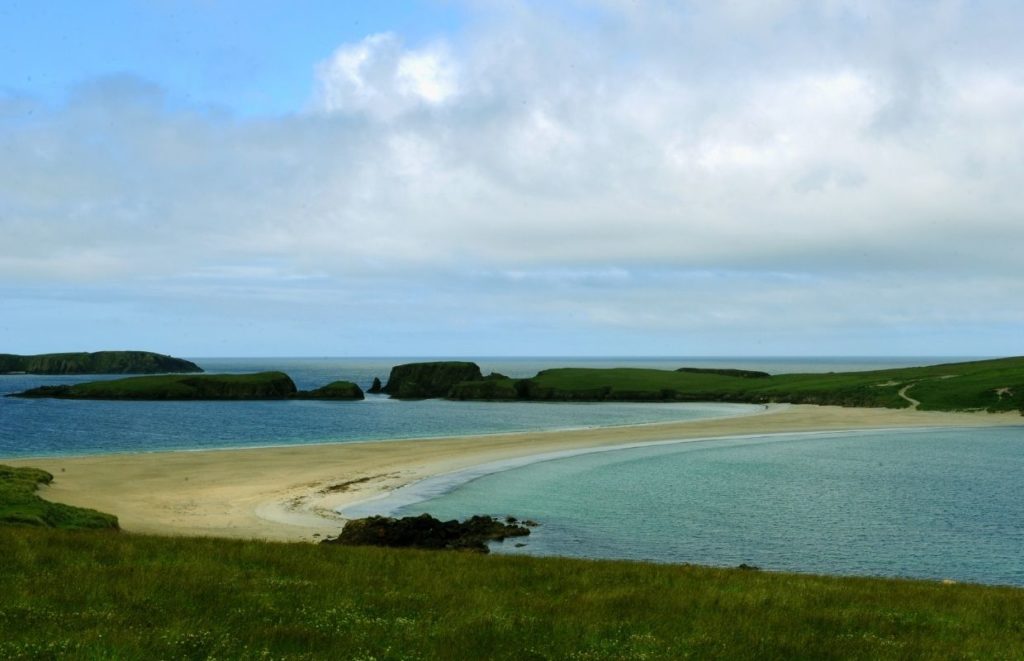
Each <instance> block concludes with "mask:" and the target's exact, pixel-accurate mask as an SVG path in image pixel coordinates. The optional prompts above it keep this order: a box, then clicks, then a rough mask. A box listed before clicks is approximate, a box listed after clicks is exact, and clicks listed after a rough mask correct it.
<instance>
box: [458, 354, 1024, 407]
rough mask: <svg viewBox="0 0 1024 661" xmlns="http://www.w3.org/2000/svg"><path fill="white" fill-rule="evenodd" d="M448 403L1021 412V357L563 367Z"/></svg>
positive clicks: (470, 389)
mask: <svg viewBox="0 0 1024 661" xmlns="http://www.w3.org/2000/svg"><path fill="white" fill-rule="evenodd" d="M447 397H448V398H449V399H458V400H497V401H533V402H538V401H540V402H551V401H553V402H742V403H754V404H768V403H776V402H779V403H782V402H785V403H791V404H822V405H836V406H859V407H884V408H908V407H912V408H919V409H921V410H931V411H989V412H993V413H997V412H1003V411H1021V413H1024V357H1016V358H999V359H994V360H979V361H971V362H963V363H948V364H943V365H931V366H927V367H909V368H899V369H888V370H873V371H867V372H830V373H827V374H776V375H769V374H767V373H764V372H754V371H748V370H725V369H703V368H694V367H683V368H680V369H678V370H675V371H672V370H656V369H637V368H609V369H583V368H562V369H549V370H543V371H542V372H539V373H538V374H537V375H536V376H533V377H530V378H527V379H510V378H506V377H501V376H500V375H491V376H490V377H484V378H480V379H473V380H467V381H463V382H460V383H457V384H454V385H453V386H452V387H451V389H450V390H449V391H448V393H447Z"/></svg>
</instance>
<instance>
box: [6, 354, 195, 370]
mask: <svg viewBox="0 0 1024 661" xmlns="http://www.w3.org/2000/svg"><path fill="white" fill-rule="evenodd" d="M202 371H203V370H202V368H200V367H199V366H198V365H196V364H195V363H193V362H191V361H188V360H184V359H182V358H174V357H173V356H165V355H163V354H159V353H152V352H150V351H97V352H95V353H85V352H79V353H47V354H40V355H37V356H17V355H14V354H9V353H4V354H0V374H19V373H20V374H180V373H187V372H192V373H195V372H202Z"/></svg>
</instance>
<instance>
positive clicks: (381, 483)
mask: <svg viewBox="0 0 1024 661" xmlns="http://www.w3.org/2000/svg"><path fill="white" fill-rule="evenodd" d="M991 425H1024V418H1022V417H1021V416H1020V415H1019V414H1017V413H1007V414H988V413H947V412H932V411H916V410H910V409H866V408H842V407H835V406H813V405H773V406H770V407H768V408H766V409H765V410H763V411H761V412H757V413H753V414H751V413H747V414H741V415H736V416H729V417H717V418H706V419H700V420H688V421H681V422H670V423H654V424H644V425H628V426H616V427H595V428H587V429H574V430H562V431H542V432H517V433H509V434H488V435H484V436H461V437H448V438H430V439H406V440H389V441H367V442H347V443H327V444H313V445H290V446H273V447H260V448H233V449H223V450H199V451H196V450H189V451H174V452H147V453H138V454H110V455H89V456H79V457H41V458H34V459H23V458H18V459H5V460H0V461H2V462H3V463H6V464H10V465H14V466H35V467H38V468H42V469H44V470H47V471H49V472H50V473H53V475H54V476H55V480H54V482H53V484H52V485H51V486H48V487H45V488H44V489H43V490H42V491H41V492H40V494H41V495H42V496H43V497H44V498H46V499H48V500H53V501H56V502H61V503H66V504H69V505H76V506H80V507H90V508H93V509H97V510H100V511H104V512H109V513H111V514H115V515H117V516H118V518H119V519H120V522H121V526H122V528H123V529H124V530H125V531H127V532H138V533H148V534H162V535H182V536H213V537H233V538H245V539H249V538H256V539H267V540H278V541H316V540H319V539H322V538H324V537H327V536H333V535H337V534H338V532H339V531H340V529H341V527H342V526H343V524H344V521H345V519H344V518H343V517H342V516H341V515H340V514H338V513H337V510H342V509H346V508H353V507H354V506H355V505H356V504H357V503H364V502H366V501H370V500H374V499H378V498H382V497H385V496H387V495H388V494H391V493H393V492H394V491H395V490H397V489H400V488H402V487H408V485H410V484H414V483H417V482H420V481H421V480H425V479H427V478H435V477H437V476H441V475H446V474H450V473H456V472H458V471H466V470H468V469H472V468H473V467H479V466H482V465H488V464H498V463H500V462H514V463H515V464H516V465H521V464H522V463H529V462H530V461H531V458H533V460H543V459H544V456H545V455H553V454H556V453H572V454H578V453H580V452H585V451H594V450H598V449H603V450H612V449H618V448H625V447H630V446H635V445H640V444H649V443H652V442H686V441H695V440H710V439H716V438H730V437H737V436H758V435H768V434H782V433H792V432H834V431H847V430H849V431H854V430H870V429H888V428H893V429H897V428H928V427H932V428H942V427H945V428H949V427H983V426H991Z"/></svg>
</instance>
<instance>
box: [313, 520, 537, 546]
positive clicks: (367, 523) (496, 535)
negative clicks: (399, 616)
mask: <svg viewBox="0 0 1024 661" xmlns="http://www.w3.org/2000/svg"><path fill="white" fill-rule="evenodd" d="M529 534H530V529H529V528H527V527H526V526H525V525H518V524H517V523H516V522H515V520H514V519H510V522H507V523H503V522H501V521H499V520H498V519H495V518H494V517H491V516H473V517H470V518H468V519H466V520H465V521H456V520H455V519H452V520H451V521H440V520H439V519H435V518H434V517H432V516H430V515H429V514H420V515H419V516H407V517H403V518H401V519H394V518H391V517H386V516H371V517H367V518H365V519H353V520H351V521H349V522H348V523H346V524H345V528H344V529H342V531H341V534H340V535H339V536H337V537H335V538H333V539H325V540H324V541H323V542H322V543H323V544H342V545H345V546H389V547H395V548H419V549H450V550H458V551H474V552H477V553H487V552H488V549H487V542H491V541H502V540H504V539H505V538H507V537H525V536H526V535H529Z"/></svg>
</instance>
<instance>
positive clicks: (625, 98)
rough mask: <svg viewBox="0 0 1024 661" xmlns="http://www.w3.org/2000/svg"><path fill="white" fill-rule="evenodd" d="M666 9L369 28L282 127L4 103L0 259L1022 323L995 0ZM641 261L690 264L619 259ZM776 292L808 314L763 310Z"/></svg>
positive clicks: (149, 104)
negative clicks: (656, 274)
mask: <svg viewBox="0 0 1024 661" xmlns="http://www.w3.org/2000/svg"><path fill="white" fill-rule="evenodd" d="M684 4H687V6H686V7H685V8H684V9H685V10H678V3H668V2H664V3H663V2H649V3H644V2H640V3H624V4H621V5H620V3H615V2H609V3H605V6H606V7H608V8H609V9H607V11H608V12H610V13H609V14H606V15H604V16H603V17H602V18H600V19H599V20H596V21H594V22H587V21H581V22H579V23H578V24H572V25H570V26H569V27H567V26H566V25H565V23H564V20H565V17H564V16H560V17H559V19H560V20H561V21H563V22H559V21H556V20H554V19H553V18H552V16H550V15H548V14H546V13H545V11H546V10H544V9H538V8H536V7H533V6H530V5H517V6H515V7H514V8H512V9H501V8H498V9H494V8H490V9H487V10H485V12H492V11H493V12H499V13H498V14H496V15H492V14H485V15H484V16H483V17H482V18H481V20H480V21H479V22H478V23H476V24H474V26H472V27H471V28H469V29H468V30H467V33H466V34H465V35H463V36H462V37H459V38H450V39H448V40H437V41H435V42H433V43H431V44H428V45H426V46H422V47H409V46H406V45H405V44H404V43H403V42H402V40H401V38H400V37H398V36H397V35H394V34H379V35H372V36H369V37H366V38H365V39H363V40H361V41H359V42H356V43H352V44H345V45H342V46H340V47H339V48H338V49H337V51H336V52H335V53H334V54H333V55H332V56H331V57H330V58H328V59H327V60H325V61H324V62H322V63H320V64H319V65H318V66H317V67H316V69H315V73H314V74H313V77H314V85H315V93H314V94H313V101H312V107H311V108H308V109H306V111H305V112H302V113H298V114H296V115H293V116H289V117H282V118H267V119H262V120H248V121H233V120H231V119H229V118H225V117H218V116H207V115H202V114H196V113H191V112H183V111H172V110H170V109H168V108H166V107H165V106H164V105H163V101H162V100H161V97H160V95H159V94H158V93H155V92H154V90H153V89H152V88H151V87H139V86H136V87H133V86H132V84H131V81H126V80H123V79H121V80H118V81H116V84H102V83H100V84H96V85H93V86H91V87H90V91H89V93H87V94H80V95H77V96H75V97H73V98H72V100H71V101H70V102H69V103H68V105H67V106H66V107H63V108H57V109H49V110H48V109H45V108H40V107H37V106H34V105H33V104H31V103H30V102H29V101H26V100H24V99H14V98H11V99H8V100H6V101H3V100H0V153H2V154H3V157H2V158H0V236H2V237H3V241H2V243H0V277H2V278H3V279H4V280H5V281H6V282H24V283H41V282H50V283H72V282H81V281H89V280H91V281H94V282H109V281H111V280H115V279H123V278H132V279H143V278H152V279H161V278H169V277H174V276H181V275H184V274H189V273H203V274H207V275H210V274H217V273H221V274H228V275H224V279H231V280H233V281H238V280H240V279H242V276H245V275H246V274H247V273H252V271H249V270H247V268H250V267H251V268H254V269H256V271H255V272H258V273H270V274H271V275H272V274H273V273H281V274H288V278H283V277H282V281H283V280H285V279H288V280H289V281H291V280H292V279H296V278H299V279H301V278H302V277H303V276H304V275H316V276H318V277H320V276H322V277H323V278H327V279H332V278H333V279H335V281H337V282H342V283H344V282H354V281H357V280H358V282H359V283H360V286H361V287H366V288H368V290H372V289H373V288H374V287H375V286H376V287H380V288H381V291H384V290H385V289H387V290H388V291H390V292H394V291H396V290H395V289H393V287H394V281H393V280H391V278H399V279H400V280H401V279H402V278H405V279H406V280H404V281H407V282H412V281H415V282H430V283H433V285H435V289H436V290H438V291H443V290H445V287H446V285H445V284H444V283H448V285H449V286H451V287H454V288H455V291H456V292H457V294H458V296H465V297H466V298H467V300H473V301H476V304H479V305H481V306H483V305H484V302H483V301H484V300H485V299H486V298H487V296H488V295H489V294H488V291H489V290H488V288H489V287H495V288H497V290H501V288H502V287H503V286H505V285H503V284H501V283H503V282H507V281H510V280H511V281H515V282H519V283H527V284H529V285H530V286H531V287H536V283H537V282H546V283H548V285H547V286H545V287H541V289H543V292H541V293H538V294H537V295H538V296H548V297H550V300H551V301H552V303H551V306H552V309H554V308H557V307H558V306H562V307H563V308H565V309H576V310H577V311H578V312H579V315H580V317H579V318H585V319H589V320H590V322H591V323H594V324H599V325H605V326H618V325H619V324H620V322H618V321H616V320H632V321H631V322H630V323H642V324H643V325H646V326H647V327H650V328H671V327H673V325H676V326H678V327H679V328H687V329H690V328H698V327H701V328H710V327H712V326H714V323H716V322H715V321H714V320H716V319H717V320H721V321H722V323H723V324H727V323H743V324H748V325H756V324H758V323H761V322H763V321H764V320H765V319H767V318H772V319H773V322H772V323H776V322H777V323H782V324H790V325H796V324H799V323H817V324H819V325H828V324H827V323H826V322H827V319H828V318H834V319H835V320H837V323H836V324H835V326H836V327H838V325H841V324H854V325H855V324H856V323H858V320H860V322H863V323H869V322H870V321H871V320H874V321H876V322H878V323H889V321H892V320H897V321H898V320H899V319H901V318H902V317H900V314H901V313H899V310H905V311H906V313H905V314H906V315H907V316H906V317H905V319H904V321H903V322H900V323H904V322H905V323H911V322H913V321H914V320H917V321H918V322H920V323H930V322H932V321H935V316H934V314H933V313H934V310H936V309H938V308H941V307H942V306H944V305H948V306H950V309H968V310H970V318H971V319H972V320H974V321H972V323H974V322H975V321H976V322H977V323H981V322H982V321H983V320H984V319H985V318H986V315H988V318H990V319H992V320H997V321H998V322H999V323H1020V320H1019V318H1016V317H1014V318H1013V319H1010V320H1007V319H1006V311H1005V305H1001V304H1000V303H999V301H1006V300H1009V298H1010V297H1011V296H1016V295H1017V294H1019V292H1018V291H1017V289H1019V287H1016V286H1015V285H1014V284H1013V283H1015V282H1018V281H1020V280H1021V279H1022V276H1024V273H1022V267H1021V261H1020V258H1019V256H1020V254H1021V253H1022V250H1024V222H1022V220H1024V197H1021V195H1020V194H1019V189H1020V185H1021V182H1022V181H1024V148H1022V147H1024V125H1022V124H1021V122H1020V117H1021V116H1024V79H1022V77H1021V76H1020V74H1019V71H1021V65H1022V64H1024V62H1022V59H1024V58H1022V57H1021V55H1020V53H1018V52H1017V51H1016V50H1014V49H1013V47H1011V45H1005V44H1003V42H998V44H997V45H998V50H990V49H994V48H996V46H994V45H993V44H991V43H990V42H988V41H987V40H986V34H987V32H986V30H987V29H988V27H989V25H990V19H991V16H990V14H991V13H992V8H991V6H989V5H988V4H985V3H982V4H983V5H984V7H982V9H977V10H972V9H970V8H967V7H966V6H962V7H960V8H959V9H957V8H956V7H953V8H950V7H952V5H950V6H946V5H943V6H941V7H939V6H936V7H935V8H931V6H923V5H917V4H916V3H915V6H917V8H918V10H917V13H913V12H910V10H909V9H908V6H904V5H898V6H897V8H895V9H892V8H891V7H890V4H889V3H865V2H852V1H851V2H845V1H844V2H830V3H823V4H819V3H807V2H774V3H770V5H766V4H763V3H748V2H731V3H730V4H729V6H728V7H725V8H723V9H721V10H715V9H711V8H710V7H711V6H712V5H711V4H710V3H684ZM487 6H488V7H491V6H490V5H487ZM973 11H977V17H976V16H975V15H974V14H973V13H972V12H973ZM1007 11H1009V10H1007ZM1012 14H1013V15H1012V16H1006V17H1004V20H1006V21H1011V22H1012V20H1013V19H1014V17H1015V18H1016V19H1021V18H1024V16H1022V15H1021V14H1024V12H1021V10H1016V9H1014V10H1013V11H1012ZM951 15H955V16H956V17H957V18H958V20H957V21H955V22H954V21H952V20H951V19H950V18H949V17H950V16H951ZM975 18H976V19H977V20H975ZM911 19H913V20H911ZM708 26H714V27H715V29H716V30H718V32H716V33H713V35H714V38H711V37H709V36H708V33H707V29H708ZM904 27H905V28H906V30H907V31H908V33H909V34H910V36H909V37H908V39H907V40H906V41H905V42H902V41H899V40H898V39H897V37H896V36H894V35H897V34H898V33H899V30H897V29H896V28H904ZM780 34H781V35H782V37H780V36H779V35H780ZM950 39H955V40H956V43H957V48H956V50H955V52H954V51H951V50H950V49H948V48H947V47H946V44H947V40H950ZM133 90H134V91H133ZM266 264H272V265H273V267H272V269H271V270H270V271H264V268H267V267H265V265H266ZM253 265H255V266H253ZM652 268H653V269H664V270H665V271H666V272H671V273H676V274H683V275H681V276H679V277H681V278H683V280H685V282H684V281H676V282H674V284H672V286H669V287H664V286H661V285H658V284H657V283H652V282H651V281H650V280H649V279H647V278H645V277H639V276H636V274H637V273H639V272H643V271H645V270H647V269H652ZM726 272H729V273H746V274H747V276H745V277H744V278H740V279H737V278H733V277H726V276H724V275H722V273H726ZM488 273H504V274H508V276H507V277H496V278H494V279H491V278H490V277H489V276H487V275H486V274H488ZM694 273H700V274H704V276H702V278H703V279H702V280H700V281H699V282H696V281H693V280H686V279H685V278H686V277H689V276H686V274H694ZM779 273H782V274H788V276H792V277H794V278H796V280H786V281H785V282H783V281H782V280H779V279H778V278H776V277H775V276H774V275H773V274H779ZM879 273H882V274H885V276H884V277H877V278H876V277H875V276H876V274H879ZM594 274H598V275H600V277H595V276H594ZM601 274H604V275H601ZM607 274H614V276H615V277H608V276H607ZM708 274H710V275H708ZM229 275H230V278H229ZM684 276H685V277H684ZM269 279H270V280H272V278H269ZM965 279H969V281H970V283H971V286H972V287H974V288H981V289H984V290H985V291H986V295H985V296H982V297H973V296H972V295H971V293H970V291H969V290H970V288H965V287H963V286H962V284H961V283H962V282H963V281H965ZM267 280H268V277H261V286H265V285H266V281H267ZM467 281H468V282H478V283H479V286H478V288H474V286H470V285H467V284H466V282H467ZM384 282H386V283H387V284H386V285H385V284H380V283H384ZM374 283H377V284H374ZM454 283H458V284H454ZM822 283H825V285H823V284H822ZM906 283H923V284H922V286H923V287H925V288H927V289H929V291H931V292H933V295H927V296H926V295H923V294H922V291H923V289H922V288H920V287H918V288H911V287H908V286H906ZM523 286H524V287H525V286H526V285H525V284H524V285H523ZM822 287H826V289H824V290H823V289H822ZM389 288H390V289H389ZM584 290H585V291H587V292H591V293H593V292H605V294H607V295H606V296H605V297H604V298H600V296H598V295H595V296H594V298H593V299H591V298H588V296H583V295H581V294H580V292H581V291H584ZM705 290H706V291H710V292H714V296H713V297H710V298H709V297H708V296H706V295H704V294H702V293H701V292H702V291H705ZM823 291H831V292H836V293H837V296H836V297H835V298H834V300H833V299H832V298H831V297H828V296H826V295H825V294H823V293H822V292H823ZM878 292H880V293H881V295H879V296H876V293H878ZM858 297H863V299H864V301H867V302H866V303H865V302H859V300H858ZM525 298H526V297H525V296H524V295H522V294H521V292H520V294H517V295H516V296H514V297H512V298H510V299H509V300H508V301H507V305H506V306H505V309H507V310H516V309H518V310H523V309H527V308H529V307H530V306H531V305H533V304H532V303H527V302H525ZM712 299H714V300H712ZM826 299H827V300H826ZM716 301H717V302H716ZM759 301H761V302H759ZM764 301H767V302H768V303H764ZM785 301H790V302H791V306H795V307H796V308H799V310H800V311H801V312H800V313H799V314H793V313H790V312H787V314H786V315H785V318H784V319H783V320H782V321H779V320H778V319H777V318H776V317H777V316H778V313H779V309H780V308H781V307H783V306H784V305H785ZM880 302H884V305H881V303H880ZM364 303H365V302H364ZM364 303H361V304H360V305H363V304H364ZM875 304H879V306H880V307H879V308H878V309H879V310H882V308H884V310H882V311H878V312H877V313H875V312H872V309H873V308H872V306H873V305H875ZM581 306H582V307H581ZM702 311H703V312H702ZM549 312H551V311H549ZM551 313H552V314H553V312H551ZM703 313H706V315H705V316H704V317H701V315H702V314H703ZM944 315H945V313H943V315H940V316H942V319H947V316H944ZM701 319H703V321H701ZM758 320H761V322H759V321H758ZM907 320H909V321H907ZM893 323H895V322H893ZM943 323H946V322H945V321H943Z"/></svg>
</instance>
